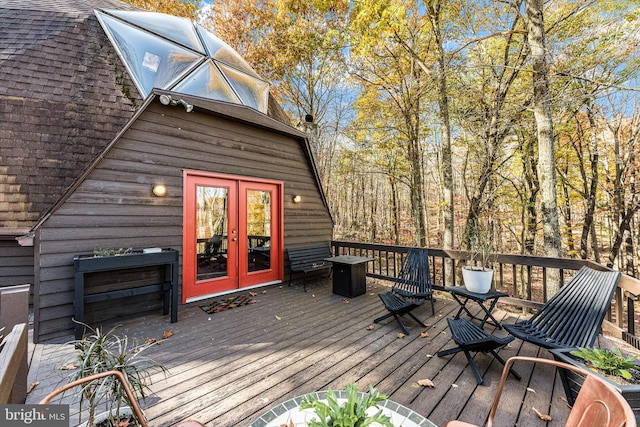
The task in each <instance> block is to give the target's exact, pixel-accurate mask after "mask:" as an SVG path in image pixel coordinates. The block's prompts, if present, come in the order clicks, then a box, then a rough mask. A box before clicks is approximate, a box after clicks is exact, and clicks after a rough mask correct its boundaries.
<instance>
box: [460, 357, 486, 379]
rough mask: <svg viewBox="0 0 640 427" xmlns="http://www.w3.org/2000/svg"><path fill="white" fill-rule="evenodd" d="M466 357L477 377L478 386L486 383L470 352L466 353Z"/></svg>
mask: <svg viewBox="0 0 640 427" xmlns="http://www.w3.org/2000/svg"><path fill="white" fill-rule="evenodd" d="M464 355H465V356H467V361H469V367H471V370H472V371H473V374H474V375H475V376H476V381H477V382H478V384H482V383H484V378H482V375H480V371H478V367H477V366H476V362H474V361H473V357H471V354H470V353H469V352H468V351H465V352H464Z"/></svg>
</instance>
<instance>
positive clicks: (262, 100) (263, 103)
mask: <svg viewBox="0 0 640 427" xmlns="http://www.w3.org/2000/svg"><path fill="white" fill-rule="evenodd" d="M218 66H219V67H220V69H221V70H222V72H223V73H224V75H225V76H226V77H227V79H229V81H230V82H231V86H233V88H234V89H235V91H236V92H237V93H238V95H240V99H241V100H242V103H243V104H245V105H248V106H250V107H253V108H255V109H256V110H259V111H263V108H264V110H266V109H267V105H268V102H269V85H268V84H267V83H265V82H263V81H262V80H259V79H256V78H255V77H252V76H248V75H246V74H244V73H241V72H240V71H238V70H235V69H233V68H231V67H228V66H226V65H225V64H221V63H218Z"/></svg>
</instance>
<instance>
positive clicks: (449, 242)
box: [427, 1, 454, 279]
mask: <svg viewBox="0 0 640 427" xmlns="http://www.w3.org/2000/svg"><path fill="white" fill-rule="evenodd" d="M440 6H441V3H440V2H439V1H436V2H434V3H432V4H427V13H428V15H429V20H430V22H431V29H432V32H433V36H434V38H435V45H436V50H437V53H436V55H437V62H438V66H437V72H436V80H437V91H438V106H439V115H440V126H441V128H442V148H441V151H442V152H441V158H442V164H441V170H442V185H443V200H442V217H443V219H444V235H443V242H442V247H443V248H444V249H453V240H454V234H453V226H454V223H453V222H454V205H453V166H452V160H451V123H450V120H449V98H448V96H447V72H446V61H445V52H444V47H443V40H442V31H441V28H440V26H441V24H440ZM444 277H445V278H447V279H449V278H451V277H453V265H452V262H451V261H450V260H449V261H448V262H446V263H445V276H444Z"/></svg>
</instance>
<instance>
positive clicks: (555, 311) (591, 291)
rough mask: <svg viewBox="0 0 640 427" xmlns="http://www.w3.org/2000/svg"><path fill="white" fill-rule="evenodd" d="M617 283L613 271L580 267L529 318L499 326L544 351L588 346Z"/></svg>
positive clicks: (592, 339) (616, 275) (595, 335)
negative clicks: (545, 349)
mask: <svg viewBox="0 0 640 427" xmlns="http://www.w3.org/2000/svg"><path fill="white" fill-rule="evenodd" d="M619 280H620V273H619V272H617V271H599V270H594V269H592V268H589V267H586V266H585V267H582V268H581V269H580V270H579V271H578V272H577V273H576V275H575V276H573V278H572V279H571V280H570V281H569V282H568V283H567V284H566V285H564V286H563V287H562V288H560V290H559V291H558V292H557V293H556V294H555V295H554V296H552V297H551V299H549V301H547V302H546V303H545V304H544V305H543V306H542V307H541V308H540V309H539V310H538V311H537V312H536V313H535V314H534V315H533V316H532V317H531V318H529V319H527V320H525V321H522V322H518V323H514V324H511V325H509V324H505V325H503V326H504V328H505V329H506V330H507V331H508V332H509V333H510V334H511V335H513V336H514V337H516V338H520V339H521V340H523V341H528V342H531V343H533V344H536V345H539V346H540V347H544V348H547V349H550V348H563V347H592V346H593V344H594V342H595V340H596V338H597V337H598V333H599V331H600V326H601V325H602V321H603V320H604V316H605V314H606V313H607V311H608V310H609V306H610V305H611V299H612V298H613V294H614V292H615V290H616V286H617V285H618V281H619Z"/></svg>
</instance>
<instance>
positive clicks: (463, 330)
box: [437, 318, 520, 384]
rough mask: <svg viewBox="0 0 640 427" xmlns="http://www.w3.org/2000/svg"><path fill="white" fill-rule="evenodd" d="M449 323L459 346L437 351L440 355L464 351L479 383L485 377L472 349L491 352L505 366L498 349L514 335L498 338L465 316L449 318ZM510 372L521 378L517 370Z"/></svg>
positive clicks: (511, 339) (452, 336) (452, 335)
mask: <svg viewBox="0 0 640 427" xmlns="http://www.w3.org/2000/svg"><path fill="white" fill-rule="evenodd" d="M447 323H448V324H449V330H450V331H451V339H453V341H454V342H455V343H456V344H458V346H457V347H454V348H450V349H448V350H441V351H439V352H438V353H437V355H438V357H442V356H446V355H448V354H455V353H459V352H461V351H463V352H464V355H465V356H466V358H467V361H468V362H469V366H470V367H471V370H472V371H473V375H475V377H476V381H477V382H478V384H483V383H484V379H483V378H482V374H480V371H479V370H478V367H477V366H476V363H475V362H474V361H473V357H472V356H471V352H472V351H473V352H476V353H477V352H482V353H491V354H492V355H493V357H495V358H496V360H497V361H498V362H500V363H502V365H503V366H504V364H505V361H504V359H503V358H502V357H500V355H498V353H496V350H497V349H499V348H500V347H504V346H505V345H507V344H509V343H510V342H511V341H513V339H514V338H513V337H511V336H507V337H504V338H498V337H496V336H495V335H492V334H488V333H486V332H485V331H484V329H482V328H481V327H480V326H478V325H476V324H475V323H471V322H470V321H469V320H468V319H464V318H463V319H447ZM510 372H511V374H512V375H513V376H514V377H516V378H517V379H518V381H519V380H520V375H518V373H517V372H516V371H514V370H513V369H512V370H511V371H510Z"/></svg>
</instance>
